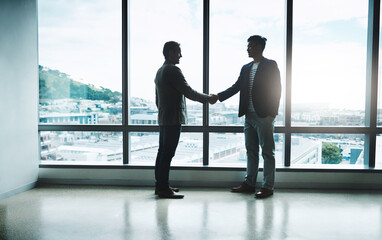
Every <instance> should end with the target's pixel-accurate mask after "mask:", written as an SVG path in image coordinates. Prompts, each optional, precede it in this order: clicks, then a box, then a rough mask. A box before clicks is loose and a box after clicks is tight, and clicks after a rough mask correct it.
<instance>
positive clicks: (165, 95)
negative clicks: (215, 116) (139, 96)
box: [155, 60, 210, 126]
mask: <svg viewBox="0 0 382 240" xmlns="http://www.w3.org/2000/svg"><path fill="white" fill-rule="evenodd" d="M185 97H186V98H189V99H191V100H193V101H198V102H201V103H204V102H207V101H208V100H209V98H210V97H209V95H208V94H203V93H198V92H197V91H195V90H193V89H192V88H191V87H190V85H188V83H187V81H186V79H185V78H184V76H183V74H182V71H181V70H180V68H178V67H177V66H175V64H173V63H171V62H170V61H167V60H166V61H165V62H164V64H163V65H162V67H161V68H159V70H158V72H157V74H156V77H155V103H156V105H157V107H158V124H159V125H160V126H171V125H181V124H185V123H187V108H186V100H185Z"/></svg>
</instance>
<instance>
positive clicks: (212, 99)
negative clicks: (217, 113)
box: [208, 94, 219, 104]
mask: <svg viewBox="0 0 382 240" xmlns="http://www.w3.org/2000/svg"><path fill="white" fill-rule="evenodd" d="M218 100H219V95H217V94H210V99H209V100H208V102H209V103H210V104H215V103H216V102H217V101H218Z"/></svg>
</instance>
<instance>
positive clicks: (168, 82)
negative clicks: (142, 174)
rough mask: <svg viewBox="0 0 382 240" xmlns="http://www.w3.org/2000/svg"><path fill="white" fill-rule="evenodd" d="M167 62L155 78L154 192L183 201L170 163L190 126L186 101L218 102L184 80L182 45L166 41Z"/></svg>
mask: <svg viewBox="0 0 382 240" xmlns="http://www.w3.org/2000/svg"><path fill="white" fill-rule="evenodd" d="M163 55H164V57H165V62H164V64H163V65H162V67H161V68H159V70H158V72H157V74H156V77H155V97H156V105H157V107H158V123H159V149H158V154H157V158H156V162H155V180H156V183H155V193H156V194H157V195H158V196H159V197H160V198H183V197H184V195H180V194H177V193H176V192H178V191H179V189H177V188H172V187H170V186H169V173H170V164H171V160H172V158H173V156H174V154H175V151H176V148H177V146H178V141H179V137H180V132H181V130H182V124H186V123H187V109H186V100H185V97H186V98H189V99H191V100H193V101H198V102H201V103H206V102H209V103H211V104H214V103H216V101H217V95H208V94H204V93H198V92H197V91H195V90H193V89H192V88H191V87H190V86H189V85H188V83H187V81H186V79H185V78H184V76H183V74H182V71H181V70H180V68H178V67H177V66H175V65H176V64H179V59H180V58H181V57H182V53H181V49H180V44H179V43H177V42H174V41H170V42H166V43H165V45H164V47H163Z"/></svg>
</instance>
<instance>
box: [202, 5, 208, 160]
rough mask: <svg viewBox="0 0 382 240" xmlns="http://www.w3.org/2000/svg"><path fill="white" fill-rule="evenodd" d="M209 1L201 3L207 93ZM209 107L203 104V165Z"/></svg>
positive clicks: (206, 151)
mask: <svg viewBox="0 0 382 240" xmlns="http://www.w3.org/2000/svg"><path fill="white" fill-rule="evenodd" d="M209 14H210V1H209V0H204V1H203V92H204V93H207V94H208V93H209V41H210V38H209V36H210V15H209ZM208 125H209V106H208V103H204V104H203V129H204V130H203V165H204V166H207V165H208V164H209V128H208Z"/></svg>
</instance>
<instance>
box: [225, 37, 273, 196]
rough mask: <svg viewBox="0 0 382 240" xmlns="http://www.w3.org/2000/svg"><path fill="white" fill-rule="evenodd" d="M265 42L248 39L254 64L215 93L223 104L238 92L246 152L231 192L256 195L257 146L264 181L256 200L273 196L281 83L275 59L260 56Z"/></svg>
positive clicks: (257, 39)
mask: <svg viewBox="0 0 382 240" xmlns="http://www.w3.org/2000/svg"><path fill="white" fill-rule="evenodd" d="M266 41H267V39H266V38H264V37H262V36H259V35H254V36H251V37H249V38H248V48H247V51H248V56H249V57H250V58H253V61H251V62H250V63H248V64H246V65H244V66H243V67H242V69H241V71H240V76H239V78H238V80H237V81H236V82H235V84H233V85H232V86H231V87H230V88H228V89H227V90H225V91H223V92H220V93H219V94H218V96H219V101H224V100H226V99H228V98H230V97H232V96H233V95H235V94H236V93H237V92H239V91H240V104H239V117H241V116H243V115H245V125H244V135H245V146H246V149H247V157H248V160H247V175H246V177H245V181H244V182H243V183H242V184H240V185H239V186H237V187H233V188H231V191H232V192H239V193H244V192H255V190H256V189H255V185H256V179H257V174H258V169H259V146H260V147H261V149H262V156H263V158H264V179H263V182H262V187H261V189H260V191H258V192H257V193H256V194H255V197H256V198H266V197H269V196H271V195H273V187H274V180H275V141H274V138H273V133H274V119H275V117H276V115H277V114H278V108H279V102H280V96H281V82H280V71H279V69H278V67H277V63H276V62H275V61H274V60H271V59H267V58H265V57H263V51H264V48H265V45H266Z"/></svg>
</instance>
